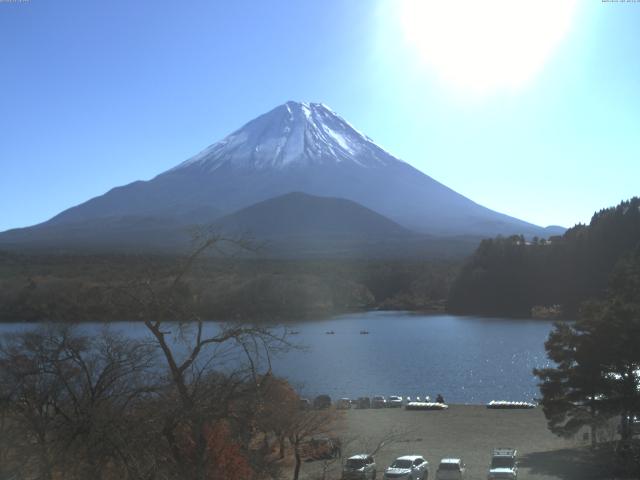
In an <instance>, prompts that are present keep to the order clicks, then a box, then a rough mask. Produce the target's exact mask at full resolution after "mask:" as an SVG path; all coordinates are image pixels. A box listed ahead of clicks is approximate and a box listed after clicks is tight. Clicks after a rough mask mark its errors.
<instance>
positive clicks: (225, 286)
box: [0, 253, 459, 321]
mask: <svg viewBox="0 0 640 480" xmlns="http://www.w3.org/2000/svg"><path fill="white" fill-rule="evenodd" d="M184 261H185V258H183V257H175V256H132V255H19V254H13V253H11V254H10V253H0V321H38V320H43V319H52V320H61V321H67V320H69V321H83V320H134V319H135V318H132V312H135V311H136V308H135V305H132V304H131V299H129V298H128V295H127V292H128V290H130V289H132V288H134V287H136V288H137V287H139V285H140V284H141V282H142V283H144V282H150V283H151V284H153V285H155V286H156V287H158V288H162V286H163V285H164V284H166V282H167V279H168V278H169V277H171V275H172V274H174V272H175V271H176V270H177V269H178V268H179V267H180V265H181V264H182V263H183V262H184ZM458 268H459V264H458V263H456V262H450V261H441V262H438V261H426V260H425V261H416V260H413V261H409V260H350V261H347V260H329V259H328V260H273V259H260V258H255V259H246V258H229V259H220V258H208V259H203V260H201V261H199V262H198V264H197V265H195V266H194V268H192V269H191V270H190V273H189V276H188V278H187V279H186V282H185V283H186V285H187V290H188V291H185V292H184V298H185V299H186V301H188V302H190V305H191V307H192V308H193V310H194V311H196V312H198V313H199V314H200V315H201V316H202V317H203V318H208V319H225V320H228V319H242V320H257V321H263V320H265V321H268V320H273V321H279V320H287V319H300V318H303V317H306V316H315V315H325V314H329V313H339V312H346V311H354V310H361V309H374V308H384V309H408V310H435V309H443V308H444V304H445V300H446V298H447V295H448V293H449V288H450V285H451V283H452V281H453V279H454V278H455V276H456V274H457V270H458Z"/></svg>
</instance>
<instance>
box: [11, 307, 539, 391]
mask: <svg viewBox="0 0 640 480" xmlns="http://www.w3.org/2000/svg"><path fill="white" fill-rule="evenodd" d="M211 325H215V324H213V323H212V324H211ZM287 325H288V328H290V329H291V330H295V331H297V332H299V333H298V334H296V335H292V336H291V337H290V339H291V340H292V341H294V342H295V343H296V344H298V345H301V346H304V347H306V348H304V349H294V350H291V351H288V352H286V353H285V354H283V355H281V356H279V357H276V358H274V359H273V371H274V373H275V374H277V375H280V376H284V377H286V378H288V379H289V381H290V382H292V383H293V384H294V385H295V386H296V387H297V388H298V389H299V390H300V391H301V392H302V393H303V394H304V395H307V396H310V397H312V396H314V395H316V394H319V393H326V394H328V395H330V396H331V397H332V398H340V397H350V398H354V397H359V396H373V395H385V396H388V395H402V396H403V397H404V396H407V395H409V396H411V397H415V396H420V397H424V396H425V395H430V396H431V398H432V399H433V398H435V396H436V395H437V394H438V393H441V394H442V395H443V396H444V398H445V400H446V401H447V402H450V403H485V402H488V401H490V400H518V401H519V400H527V401H531V400H533V399H535V398H536V397H538V396H539V391H538V388H537V386H536V383H537V382H536V379H535V378H534V377H533V375H532V373H531V371H532V369H533V368H536V367H544V366H547V365H549V361H548V359H547V357H546V355H545V351H544V342H545V340H546V338H547V336H548V335H549V331H550V330H551V326H552V322H549V321H543V320H523V319H508V318H484V317H468V316H466V317H460V316H454V315H441V314H436V315H425V314H414V313H407V312H361V313H353V314H348V315H340V316H336V317H331V318H328V319H324V320H311V321H305V322H300V323H288V324H287ZM24 328H30V325H28V324H27V325H25V324H2V325H0V332H8V331H15V330H20V329H24ZM80 328H81V329H82V330H83V331H86V332H90V333H91V332H98V331H99V330H101V329H102V328H103V324H99V323H87V324H82V325H81V327H80ZM109 328H111V329H113V330H117V331H121V332H123V333H125V334H126V335H130V336H135V337H143V336H145V335H147V334H146V331H145V329H144V325H142V324H140V323H136V322H117V323H114V324H111V325H110V327H109ZM361 330H366V331H368V332H369V334H368V335H362V334H360V331H361ZM327 331H334V332H335V333H334V334H332V335H329V334H327V333H326V332H327Z"/></svg>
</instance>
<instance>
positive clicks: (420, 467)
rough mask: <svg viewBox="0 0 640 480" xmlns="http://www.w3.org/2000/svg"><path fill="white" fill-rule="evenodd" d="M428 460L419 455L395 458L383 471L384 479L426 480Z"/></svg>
mask: <svg viewBox="0 0 640 480" xmlns="http://www.w3.org/2000/svg"><path fill="white" fill-rule="evenodd" d="M428 478H429V462H427V461H426V460H425V459H424V457H422V456H420V455H404V456H402V457H398V458H396V459H395V460H394V461H393V463H392V464H391V465H390V466H389V468H387V469H386V470H385V471H384V479H385V480H391V479H394V480H395V479H402V480H427V479H428Z"/></svg>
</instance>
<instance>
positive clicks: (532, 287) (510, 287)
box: [448, 197, 640, 318]
mask: <svg viewBox="0 0 640 480" xmlns="http://www.w3.org/2000/svg"><path fill="white" fill-rule="evenodd" d="M638 245H640V198H638V197H634V198H632V199H631V200H628V201H623V202H622V203H620V204H619V205H618V206H616V207H612V208H607V209H604V210H601V211H599V212H597V213H595V214H594V215H593V217H592V219H591V222H590V223H589V225H583V224H579V225H576V226H575V227H573V228H571V229H569V230H567V232H566V233H565V234H564V235H562V236H558V237H551V238H550V239H548V240H546V239H538V238H533V239H532V240H530V241H529V240H526V239H525V238H524V237H522V236H512V237H498V238H494V239H487V240H483V241H482V242H481V244H480V246H479V247H478V249H477V250H476V252H475V253H474V254H473V255H472V256H471V258H470V259H469V260H468V261H467V262H466V263H465V264H464V265H463V267H462V268H461V270H460V273H459V275H458V277H457V278H456V280H455V281H454V282H453V285H452V287H451V291H450V294H449V298H448V309H449V311H451V312H453V313H462V314H465V313H473V314H486V315H512V316H529V315H531V312H532V309H535V308H536V307H553V306H558V310H559V311H560V312H561V314H560V316H562V317H564V318H576V317H577V315H578V312H579V310H580V306H581V304H582V303H583V302H585V301H586V300H588V299H598V298H603V297H604V296H605V294H606V291H607V286H608V283H609V280H610V277H611V274H612V272H613V271H614V268H615V267H616V265H617V264H618V262H620V260H621V259H622V258H623V257H624V256H625V255H626V254H628V253H629V252H631V251H632V250H633V249H634V248H636V247H637V246H638Z"/></svg>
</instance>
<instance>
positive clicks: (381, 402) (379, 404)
mask: <svg viewBox="0 0 640 480" xmlns="http://www.w3.org/2000/svg"><path fill="white" fill-rule="evenodd" d="M386 406H387V399H386V398H384V397H383V396H382V395H376V396H375V397H373V398H372V399H371V408H384V407H386Z"/></svg>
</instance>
